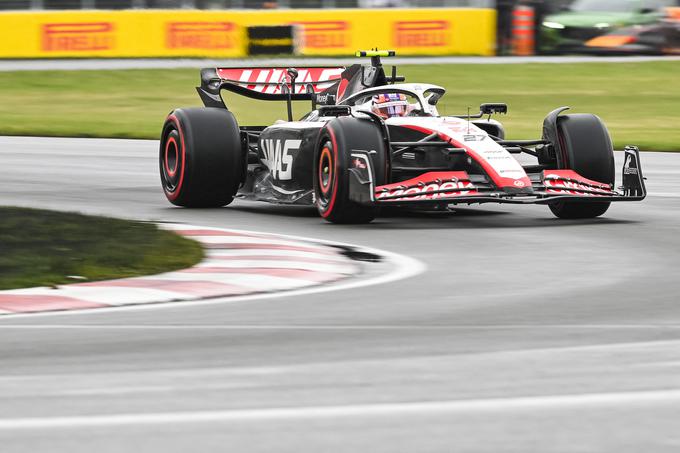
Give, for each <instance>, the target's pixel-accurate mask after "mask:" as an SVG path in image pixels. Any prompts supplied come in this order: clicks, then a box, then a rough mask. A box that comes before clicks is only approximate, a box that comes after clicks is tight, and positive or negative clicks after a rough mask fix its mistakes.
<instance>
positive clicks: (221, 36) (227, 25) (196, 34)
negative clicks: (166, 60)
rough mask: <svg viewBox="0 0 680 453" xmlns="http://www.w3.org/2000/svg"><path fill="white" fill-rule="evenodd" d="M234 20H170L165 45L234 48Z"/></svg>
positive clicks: (183, 47)
mask: <svg viewBox="0 0 680 453" xmlns="http://www.w3.org/2000/svg"><path fill="white" fill-rule="evenodd" d="M235 30H236V25H235V24H234V23H232V22H169V23H168V24H167V27H166V35H165V46H166V47H167V48H168V49H206V50H210V49H232V48H234V47H235V45H236V36H235V33H234V32H235Z"/></svg>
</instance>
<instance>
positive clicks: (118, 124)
mask: <svg viewBox="0 0 680 453" xmlns="http://www.w3.org/2000/svg"><path fill="white" fill-rule="evenodd" d="M386 63H389V61H387V60H386ZM399 72H400V74H403V75H405V76H406V77H407V80H408V81H411V82H418V81H420V82H429V83H435V84H438V85H442V86H444V87H445V88H447V90H448V94H447V96H446V97H445V98H444V99H443V100H442V102H441V103H440V106H441V108H440V110H441V111H442V113H448V114H463V113H465V112H466V111H467V107H468V106H469V107H471V108H472V110H473V111H474V110H475V109H476V107H477V106H478V105H479V104H480V103H482V102H506V103H508V104H509V106H510V113H509V115H508V116H507V117H500V118H499V119H500V120H501V121H503V123H504V124H505V125H506V129H507V131H508V137H509V138H535V137H538V136H539V135H540V132H541V122H542V120H543V118H544V117H545V115H546V114H547V113H548V112H549V111H550V110H552V109H554V108H556V107H559V106H562V105H569V106H571V107H572V108H573V111H574V112H589V113H595V114H597V115H599V116H600V117H602V119H603V120H604V121H605V123H606V124H607V126H608V127H609V129H610V131H611V133H612V136H613V139H614V142H615V144H616V146H617V147H618V148H621V147H623V146H624V145H626V144H637V145H639V146H641V147H642V148H643V149H646V150H662V151H673V150H674V151H680V127H678V123H680V83H678V81H677V80H678V74H680V61H668V62H640V63H575V64H526V65H519V64H516V65H515V64H511V65H466V64H455V65H428V66H413V65H412V66H402V67H400V70H399ZM198 78H199V74H198V71H197V70H193V69H174V70H168V69H163V70H117V71H50V72H42V71H41V72H38V71H36V72H5V73H0V99H2V102H0V134H7V135H47V136H81V137H121V138H157V137H158V134H159V131H160V128H161V125H162V123H163V120H164V118H165V116H166V115H167V113H168V112H169V111H170V110H172V109H173V108H174V107H182V106H184V107H186V106H199V105H201V104H200V100H199V98H198V96H197V94H196V91H195V90H194V87H195V86H196V84H197V83H198ZM228 96H229V97H228V106H229V108H230V109H231V110H232V111H234V112H235V114H236V117H237V119H238V121H239V123H240V124H242V125H254V124H260V125H264V124H270V123H271V122H272V121H273V120H275V119H278V118H284V117H285V104H284V103H269V104H267V103H265V102H263V101H253V100H249V99H246V98H243V97H238V96H235V95H228ZM308 107H309V105H308V103H303V104H302V105H298V106H297V107H296V110H297V114H298V115H302V114H303V113H304V112H305V111H306V110H307V109H308Z"/></svg>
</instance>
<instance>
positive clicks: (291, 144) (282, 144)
mask: <svg viewBox="0 0 680 453" xmlns="http://www.w3.org/2000/svg"><path fill="white" fill-rule="evenodd" d="M301 143H302V140H276V139H264V140H262V147H261V149H262V152H263V154H264V159H263V162H264V164H265V165H266V166H267V168H269V171H270V172H271V174H272V178H273V179H278V180H279V181H289V180H291V179H293V156H292V155H291V154H290V152H291V151H295V150H299V149H300V144H301Z"/></svg>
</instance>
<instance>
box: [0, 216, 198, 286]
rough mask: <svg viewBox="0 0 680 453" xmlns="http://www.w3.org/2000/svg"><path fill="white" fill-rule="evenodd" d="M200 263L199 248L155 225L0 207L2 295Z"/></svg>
mask: <svg viewBox="0 0 680 453" xmlns="http://www.w3.org/2000/svg"><path fill="white" fill-rule="evenodd" d="M202 258H203V250H202V248H201V246H200V245H199V244H198V243H196V242H194V241H191V240H188V239H185V238H183V237H181V236H178V235H176V234H174V233H171V232H169V231H164V230H159V229H158V228H157V227H156V226H155V225H153V224H148V223H141V222H130V221H125V220H117V219H110V218H105V217H92V216H83V215H80V214H73V213H61V212H54V211H43V210H36V209H23V208H5V207H0V289H10V288H22V287H31V286H52V285H57V284H63V283H74V282H80V281H83V280H80V279H79V280H74V279H72V278H69V276H81V277H85V278H86V279H87V280H86V281H93V280H108V279H113V278H123V277H136V276H140V275H149V274H157V273H160V272H167V271H172V270H177V269H183V268H186V267H190V266H192V265H194V264H196V263H198V262H199V261H200V260H201V259H202Z"/></svg>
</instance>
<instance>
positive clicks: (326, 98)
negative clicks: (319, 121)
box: [316, 93, 335, 105]
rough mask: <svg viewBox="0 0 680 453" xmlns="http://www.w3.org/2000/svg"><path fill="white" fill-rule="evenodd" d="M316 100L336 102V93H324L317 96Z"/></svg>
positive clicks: (321, 102)
mask: <svg viewBox="0 0 680 453" xmlns="http://www.w3.org/2000/svg"><path fill="white" fill-rule="evenodd" d="M316 102H317V103H319V104H330V105H333V104H335V95H334V94H328V93H323V94H319V95H317V96H316Z"/></svg>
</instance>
